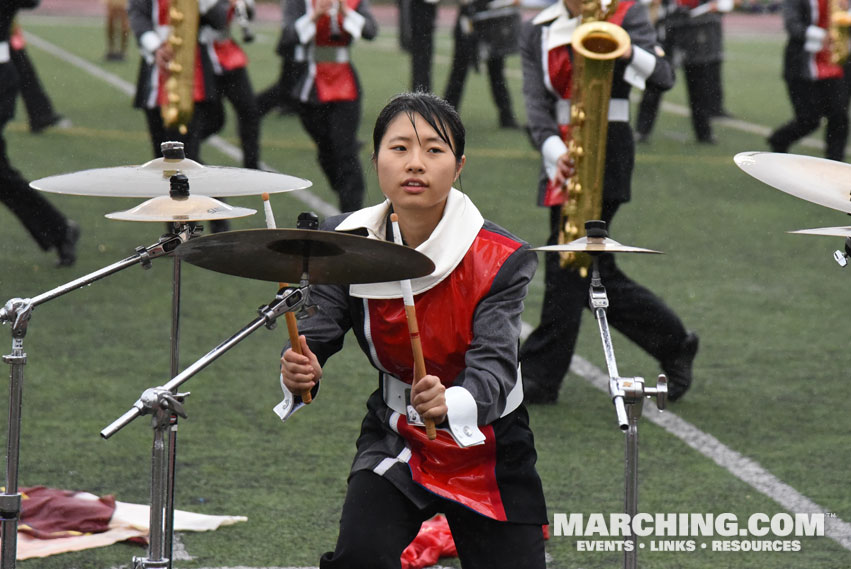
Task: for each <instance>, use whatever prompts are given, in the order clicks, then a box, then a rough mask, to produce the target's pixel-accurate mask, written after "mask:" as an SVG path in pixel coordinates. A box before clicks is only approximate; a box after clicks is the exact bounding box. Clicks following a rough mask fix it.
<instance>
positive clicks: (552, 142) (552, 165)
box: [541, 136, 567, 180]
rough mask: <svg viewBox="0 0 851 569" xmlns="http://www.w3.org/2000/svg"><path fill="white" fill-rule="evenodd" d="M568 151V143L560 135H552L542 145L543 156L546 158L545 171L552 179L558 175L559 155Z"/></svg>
mask: <svg viewBox="0 0 851 569" xmlns="http://www.w3.org/2000/svg"><path fill="white" fill-rule="evenodd" d="M565 152H567V145H566V144H565V143H564V141H563V140H562V139H561V137H558V136H551V137H549V138H548V139H546V140H545V141H544V144H543V145H542V146H541V157H542V158H543V159H544V171H546V173H547V178H549V179H550V180H552V179H553V178H555V177H556V165H557V163H558V159H559V157H561V155H562V154H564V153H565Z"/></svg>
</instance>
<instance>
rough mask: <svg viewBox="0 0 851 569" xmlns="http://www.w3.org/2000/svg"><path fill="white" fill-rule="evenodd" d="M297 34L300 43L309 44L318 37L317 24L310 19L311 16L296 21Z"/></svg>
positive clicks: (307, 15) (306, 15)
mask: <svg viewBox="0 0 851 569" xmlns="http://www.w3.org/2000/svg"><path fill="white" fill-rule="evenodd" d="M293 25H294V26H295V33H296V35H297V36H298V41H299V43H302V44H305V45H306V44H309V43H310V42H311V40H313V38H314V36H316V22H314V21H313V18H311V17H310V14H305V15H304V16H302V17H301V18H299V19H298V20H296V21H295V24H293Z"/></svg>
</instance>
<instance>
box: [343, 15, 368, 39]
mask: <svg viewBox="0 0 851 569" xmlns="http://www.w3.org/2000/svg"><path fill="white" fill-rule="evenodd" d="M364 23H366V18H364V17H363V15H362V14H359V13H357V12H355V11H354V10H351V9H350V10H347V11H346V17H345V18H343V29H344V30H346V31H347V32H349V35H351V36H352V38H354V39H356V40H359V39H360V38H361V34H362V33H363V26H364Z"/></svg>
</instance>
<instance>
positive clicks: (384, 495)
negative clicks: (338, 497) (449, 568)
mask: <svg viewBox="0 0 851 569" xmlns="http://www.w3.org/2000/svg"><path fill="white" fill-rule="evenodd" d="M430 516H431V512H423V511H422V510H419V509H418V508H417V507H416V506H415V505H414V504H413V503H412V502H411V501H410V500H408V498H407V497H405V495H404V494H402V493H401V492H400V491H399V490H397V489H396V487H395V486H393V484H391V483H390V482H388V481H387V480H385V479H384V478H382V477H381V476H379V475H377V474H375V473H373V472H370V471H361V472H356V473H354V474H353V475H352V476H351V478H349V486H348V489H347V490H346V501H345V503H344V504H343V513H342V515H341V517H340V534H339V536H338V537H337V545H336V548H335V550H334V551H333V552H328V553H326V554H324V555H323V556H322V557H321V558H320V560H319V567H320V569H399V568H400V567H401V566H402V562H401V556H402V552H403V551H404V550H405V548H406V547H407V546H408V544H409V543H411V541H413V540H414V538H415V537H416V536H417V532H418V531H419V528H420V526H421V525H422V523H423V521H424V520H426V519H428V518H429V517H430Z"/></svg>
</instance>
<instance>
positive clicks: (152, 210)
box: [106, 195, 257, 222]
mask: <svg viewBox="0 0 851 569" xmlns="http://www.w3.org/2000/svg"><path fill="white" fill-rule="evenodd" d="M255 213H257V210H255V209H249V208H245V207H233V206H230V205H228V204H226V203H225V202H223V201H219V200H217V199H215V198H210V197H207V196H198V195H189V196H187V197H184V198H173V197H171V196H159V197H156V198H151V199H149V200H148V201H146V202H143V203H141V204H139V205H137V206H136V207H134V208H132V209H128V210H126V211H116V212H113V213H108V214H106V217H107V218H108V219H118V220H122V221H165V222H169V221H171V222H181V221H208V220H214V219H233V218H235V217H246V216H248V215H253V214H255Z"/></svg>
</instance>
